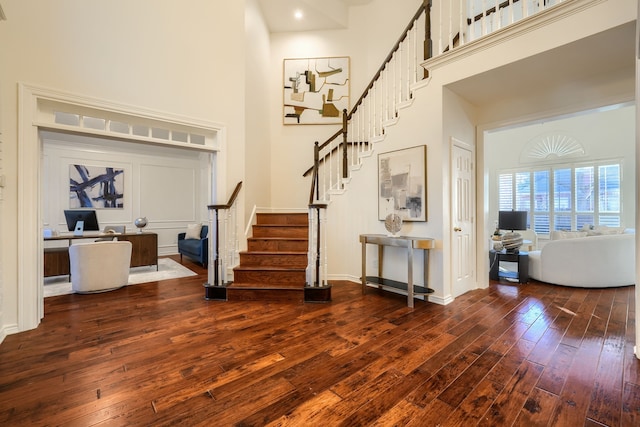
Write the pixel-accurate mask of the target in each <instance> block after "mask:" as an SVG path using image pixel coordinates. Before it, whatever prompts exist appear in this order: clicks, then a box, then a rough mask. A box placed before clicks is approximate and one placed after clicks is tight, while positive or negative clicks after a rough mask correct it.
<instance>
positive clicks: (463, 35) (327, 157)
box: [305, 0, 581, 203]
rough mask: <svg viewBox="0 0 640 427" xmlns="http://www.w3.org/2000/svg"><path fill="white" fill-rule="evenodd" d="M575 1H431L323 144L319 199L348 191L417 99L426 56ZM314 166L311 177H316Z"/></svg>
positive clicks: (316, 195) (317, 189) (316, 193)
mask: <svg viewBox="0 0 640 427" xmlns="http://www.w3.org/2000/svg"><path fill="white" fill-rule="evenodd" d="M575 1H581V0H450V1H446V0H443V1H439V2H432V1H431V0H425V1H424V2H423V4H422V5H421V6H420V8H419V9H418V11H417V12H416V14H415V15H414V16H413V18H412V19H411V21H410V23H409V24H408V26H407V27H406V29H405V31H404V32H403V34H402V35H401V36H400V38H399V39H398V42H397V43H396V44H395V45H394V47H393V48H392V50H391V52H390V53H389V55H388V56H387V58H386V59H385V61H384V63H383V64H382V66H381V67H380V68H379V70H378V72H377V73H376V74H375V76H374V77H373V79H372V80H371V82H370V83H369V85H368V86H367V87H366V89H365V90H364V92H363V94H362V96H361V97H360V98H359V99H358V101H357V102H356V103H355V105H354V106H353V108H352V109H351V111H346V110H345V112H344V114H345V119H344V120H343V126H342V128H341V129H339V130H338V131H337V132H336V133H335V134H333V135H332V136H331V137H330V138H329V139H327V140H326V141H325V142H324V143H322V144H319V148H320V150H319V155H318V156H319V157H318V161H317V175H316V176H317V178H316V179H317V182H314V188H315V190H313V194H314V196H313V199H314V201H315V202H318V203H327V202H328V201H329V199H330V197H331V194H335V193H340V192H342V191H344V186H345V183H346V182H347V181H348V180H349V177H350V174H351V172H352V171H354V170H357V169H358V168H359V167H360V165H361V164H362V161H363V160H364V158H366V157H368V156H370V155H371V153H372V150H373V148H374V146H375V144H376V143H378V142H380V141H382V140H383V139H384V135H385V129H386V127H388V126H390V125H392V124H394V123H395V122H396V120H397V119H398V115H399V113H400V110H401V109H402V108H403V107H406V106H408V105H410V104H411V102H412V99H413V93H414V90H415V89H416V88H417V87H418V86H419V85H420V83H421V82H422V80H423V79H424V78H425V76H426V72H425V70H424V68H423V67H422V66H421V64H422V63H423V62H424V60H426V59H429V58H431V57H434V56H440V55H444V54H446V53H447V52H451V51H454V50H456V49H458V48H460V47H462V46H464V45H465V44H468V43H470V42H472V41H474V40H478V39H481V38H482V37H485V36H487V35H489V34H492V33H494V32H496V31H498V30H500V29H503V28H506V27H508V26H509V25H512V24H514V23H516V22H518V21H520V20H522V19H524V18H528V17H532V16H534V15H535V14H538V13H540V12H543V11H545V10H547V9H549V8H551V7H555V6H558V5H560V4H561V3H571V2H575ZM314 167H316V166H314ZM314 167H312V168H310V169H309V170H308V171H307V172H306V173H305V176H312V171H313V169H314Z"/></svg>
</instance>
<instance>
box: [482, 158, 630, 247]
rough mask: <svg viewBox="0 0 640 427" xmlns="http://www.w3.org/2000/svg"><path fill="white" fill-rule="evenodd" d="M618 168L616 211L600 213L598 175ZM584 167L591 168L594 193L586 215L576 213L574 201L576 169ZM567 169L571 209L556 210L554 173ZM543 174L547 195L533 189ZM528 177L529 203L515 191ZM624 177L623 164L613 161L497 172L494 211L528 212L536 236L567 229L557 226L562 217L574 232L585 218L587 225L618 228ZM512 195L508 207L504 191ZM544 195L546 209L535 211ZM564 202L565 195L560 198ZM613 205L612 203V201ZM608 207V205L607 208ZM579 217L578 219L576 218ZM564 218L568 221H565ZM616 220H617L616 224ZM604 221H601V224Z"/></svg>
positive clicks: (616, 160)
mask: <svg viewBox="0 0 640 427" xmlns="http://www.w3.org/2000/svg"><path fill="white" fill-rule="evenodd" d="M611 166H617V167H618V172H619V176H618V201H617V203H618V207H619V209H618V211H617V212H616V211H613V210H611V208H610V207H609V209H608V210H601V207H602V205H603V203H602V202H601V200H600V198H601V192H602V190H601V188H600V180H601V173H604V172H603V167H611ZM584 168H593V183H592V184H593V191H592V195H593V197H594V200H593V202H592V204H593V211H591V212H587V211H583V210H578V199H577V191H576V189H577V186H578V184H577V183H576V170H578V169H584ZM563 169H569V170H570V185H571V194H570V195H569V196H568V197H569V200H570V205H571V206H570V209H566V210H558V211H557V210H556V203H557V198H556V195H555V188H556V187H555V185H556V178H557V177H556V171H559V170H563ZM544 172H546V180H547V191H546V193H542V192H540V191H536V190H539V188H538V187H537V186H536V178H540V179H544V176H543V175H544V174H543V173H544ZM527 173H528V174H529V178H528V184H527V185H528V190H529V200H528V202H526V201H524V200H523V195H524V194H525V193H523V192H518V182H523V175H524V174H527ZM536 174H539V175H540V177H536ZM623 174H624V164H623V159H620V158H614V159H603V160H596V161H588V162H573V163H553V164H546V165H531V166H527V167H519V168H506V169H500V170H497V171H496V179H495V188H496V191H497V193H496V194H497V197H495V198H494V200H495V203H496V205H497V206H496V211H499V210H508V209H516V210H528V211H529V215H528V217H527V226H528V227H529V228H531V229H533V230H534V231H535V232H536V233H537V234H539V235H542V236H544V235H549V234H550V233H551V231H555V230H566V229H567V228H566V226H564V227H563V226H562V225H560V228H558V224H559V223H561V222H562V221H558V220H560V219H562V218H565V221H564V224H570V229H571V230H576V229H578V228H581V227H582V225H585V224H586V222H585V217H589V216H592V218H593V221H592V222H591V224H589V225H593V226H597V225H613V224H617V225H618V226H619V225H621V224H622V218H623V206H624V203H623V193H624V192H623V188H622V182H623V181H622V180H623ZM508 175H509V176H510V183H509V184H508V185H507V183H508V181H509V180H508V179H507V176H508ZM502 185H505V186H506V187H508V188H505V191H504V192H503V191H502V189H501V186H502ZM508 191H510V192H511V203H510V206H508V205H509V203H508V202H507V200H508V199H509V197H508V194H507V192H508ZM608 195H609V196H610V194H608ZM544 196H546V198H547V200H546V204H547V205H548V210H546V211H545V210H537V209H538V207H539V203H537V202H538V201H540V200H542V203H541V204H544ZM563 199H564V200H567V197H566V196H565V197H564V198H563ZM614 203H615V202H614ZM526 204H528V206H529V208H528V209H525V208H524V206H525V205H526ZM608 206H610V203H609V205H608ZM579 217H580V218H579ZM607 218H610V219H612V220H611V221H606V219H607ZM566 219H568V220H569V221H568V222H567V221H566ZM616 219H617V221H616ZM603 220H604V221H603Z"/></svg>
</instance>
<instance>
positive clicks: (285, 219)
mask: <svg viewBox="0 0 640 427" xmlns="http://www.w3.org/2000/svg"><path fill="white" fill-rule="evenodd" d="M256 223H258V224H300V225H307V224H309V215H308V214H307V213H300V214H292V213H258V214H256Z"/></svg>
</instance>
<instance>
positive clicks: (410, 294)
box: [407, 246, 413, 308]
mask: <svg viewBox="0 0 640 427" xmlns="http://www.w3.org/2000/svg"><path fill="white" fill-rule="evenodd" d="M407 305H408V306H409V307H410V308H413V251H412V250H411V246H409V247H408V248H407Z"/></svg>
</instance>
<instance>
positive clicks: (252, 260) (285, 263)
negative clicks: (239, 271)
mask: <svg viewBox="0 0 640 427" xmlns="http://www.w3.org/2000/svg"><path fill="white" fill-rule="evenodd" d="M240 265H242V266H243V267H291V268H305V267H306V266H307V253H306V252H305V253H300V254H258V253H246V252H244V253H241V254H240Z"/></svg>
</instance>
